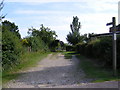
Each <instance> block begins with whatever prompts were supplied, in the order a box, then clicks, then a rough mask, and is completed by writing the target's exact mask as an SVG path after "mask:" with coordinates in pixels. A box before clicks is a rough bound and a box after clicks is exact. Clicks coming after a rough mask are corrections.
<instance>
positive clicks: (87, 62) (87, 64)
mask: <svg viewBox="0 0 120 90" xmlns="http://www.w3.org/2000/svg"><path fill="white" fill-rule="evenodd" d="M63 54H64V55H65V58H71V57H72V55H76V57H77V58H78V59H79V60H80V68H82V69H83V70H84V72H85V74H86V78H94V79H95V81H93V82H103V81H110V80H120V77H118V76H113V71H112V70H111V69H108V68H105V67H101V66H100V65H98V64H97V63H95V62H94V61H93V60H91V59H88V58H86V57H84V56H82V55H80V54H77V53H75V52H64V53H63ZM119 72H120V71H119Z"/></svg>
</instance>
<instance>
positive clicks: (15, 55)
mask: <svg viewBox="0 0 120 90" xmlns="http://www.w3.org/2000/svg"><path fill="white" fill-rule="evenodd" d="M21 53H22V45H21V43H20V39H19V38H18V37H17V36H16V35H15V34H14V33H12V32H10V31H8V30H7V29H4V30H3V32H2V66H3V70H4V69H8V68H12V66H13V65H16V64H18V63H19V57H20V55H21Z"/></svg>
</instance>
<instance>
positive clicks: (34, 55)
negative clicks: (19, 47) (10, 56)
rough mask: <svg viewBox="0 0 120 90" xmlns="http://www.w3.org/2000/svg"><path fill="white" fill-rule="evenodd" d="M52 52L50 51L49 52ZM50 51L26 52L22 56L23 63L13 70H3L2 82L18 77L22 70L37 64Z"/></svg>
mask: <svg viewBox="0 0 120 90" xmlns="http://www.w3.org/2000/svg"><path fill="white" fill-rule="evenodd" d="M49 53H50V52H49ZM49 53H42V52H31V53H25V54H24V55H22V57H21V59H20V60H21V63H20V64H19V65H17V66H15V67H13V68H12V69H11V70H9V69H8V70H6V71H4V72H2V83H3V84H5V83H7V82H8V81H10V80H12V79H15V78H17V77H18V76H19V75H20V73H19V72H20V71H23V70H25V69H28V68H29V67H32V66H35V65H36V63H37V62H39V61H40V60H42V59H43V58H44V57H46V56H47V55H48V54H49Z"/></svg>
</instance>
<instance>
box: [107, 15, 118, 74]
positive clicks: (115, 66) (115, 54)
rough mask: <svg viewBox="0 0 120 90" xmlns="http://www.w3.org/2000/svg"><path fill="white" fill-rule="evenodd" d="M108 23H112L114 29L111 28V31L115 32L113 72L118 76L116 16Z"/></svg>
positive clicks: (113, 37)
mask: <svg viewBox="0 0 120 90" xmlns="http://www.w3.org/2000/svg"><path fill="white" fill-rule="evenodd" d="M106 25H107V26H108V25H112V29H113V30H110V31H112V33H113V35H112V40H113V74H114V76H116V75H117V50H116V47H117V46H116V40H117V37H116V20H115V17H112V22H110V23H107V24H106Z"/></svg>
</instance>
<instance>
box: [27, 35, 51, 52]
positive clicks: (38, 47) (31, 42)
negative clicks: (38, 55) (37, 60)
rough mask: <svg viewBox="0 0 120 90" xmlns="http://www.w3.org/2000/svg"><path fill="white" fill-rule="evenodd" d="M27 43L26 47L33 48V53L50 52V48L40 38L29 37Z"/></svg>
mask: <svg viewBox="0 0 120 90" xmlns="http://www.w3.org/2000/svg"><path fill="white" fill-rule="evenodd" d="M26 40H27V42H28V43H26V45H27V46H29V47H31V50H32V51H36V52H37V51H41V52H42V51H43V52H44V51H49V48H48V46H47V45H46V44H45V43H44V42H43V41H42V40H41V38H40V37H35V36H34V37H28V38H26Z"/></svg>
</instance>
